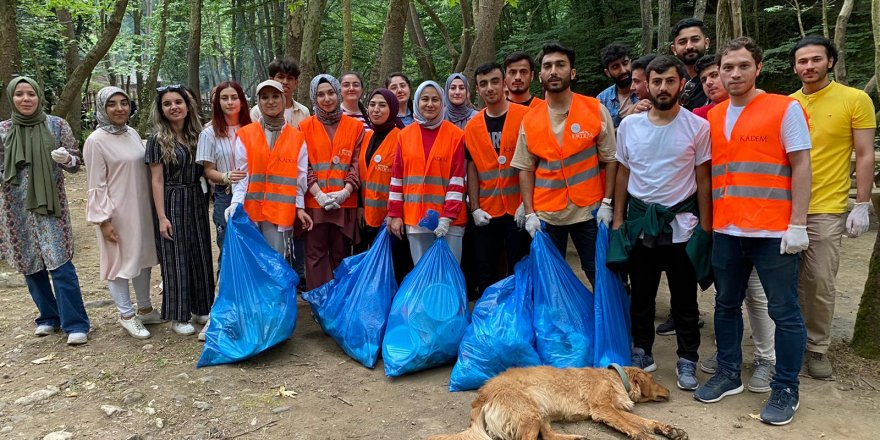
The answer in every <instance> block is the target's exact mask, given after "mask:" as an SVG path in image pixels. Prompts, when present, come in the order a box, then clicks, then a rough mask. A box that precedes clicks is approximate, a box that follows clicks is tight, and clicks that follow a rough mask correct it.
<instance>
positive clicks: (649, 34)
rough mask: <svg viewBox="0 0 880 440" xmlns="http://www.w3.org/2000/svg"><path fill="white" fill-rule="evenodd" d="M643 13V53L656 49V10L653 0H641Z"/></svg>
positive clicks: (640, 4)
mask: <svg viewBox="0 0 880 440" xmlns="http://www.w3.org/2000/svg"><path fill="white" fill-rule="evenodd" d="M639 6H641V8H640V9H641V15H642V39H641V44H642V53H651V52H653V51H654V11H653V7H652V4H651V0H639Z"/></svg>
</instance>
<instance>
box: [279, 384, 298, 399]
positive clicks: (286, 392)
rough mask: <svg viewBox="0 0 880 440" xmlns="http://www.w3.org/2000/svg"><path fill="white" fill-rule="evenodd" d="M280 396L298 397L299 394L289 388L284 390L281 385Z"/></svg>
mask: <svg viewBox="0 0 880 440" xmlns="http://www.w3.org/2000/svg"><path fill="white" fill-rule="evenodd" d="M278 395H279V396H281V397H295V396H296V395H297V392H296V391H293V390H288V389H287V388H284V385H281V386H280V387H278Z"/></svg>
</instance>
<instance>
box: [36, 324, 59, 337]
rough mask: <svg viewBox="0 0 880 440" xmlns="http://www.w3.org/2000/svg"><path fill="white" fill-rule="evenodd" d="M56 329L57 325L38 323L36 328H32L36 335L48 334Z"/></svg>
mask: <svg viewBox="0 0 880 440" xmlns="http://www.w3.org/2000/svg"><path fill="white" fill-rule="evenodd" d="M57 331H58V327H55V326H51V325H38V326H37V328H36V329H34V334H35V335H37V336H49V335H51V334H52V333H55V332H57Z"/></svg>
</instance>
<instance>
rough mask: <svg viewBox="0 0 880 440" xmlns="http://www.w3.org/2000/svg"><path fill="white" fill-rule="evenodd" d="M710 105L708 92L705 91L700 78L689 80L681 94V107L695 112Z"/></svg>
mask: <svg viewBox="0 0 880 440" xmlns="http://www.w3.org/2000/svg"><path fill="white" fill-rule="evenodd" d="M709 103H710V101H709V98H708V97H706V92H705V91H703V84H702V83H701V82H700V77H699V76H695V77H693V78H691V79H689V80H688V82H686V83H685V85H684V90H683V91H682V92H681V105H682V106H683V107H684V108H686V109H688V110H690V111H694V109H695V108H698V107H702V106H704V105H707V104H709Z"/></svg>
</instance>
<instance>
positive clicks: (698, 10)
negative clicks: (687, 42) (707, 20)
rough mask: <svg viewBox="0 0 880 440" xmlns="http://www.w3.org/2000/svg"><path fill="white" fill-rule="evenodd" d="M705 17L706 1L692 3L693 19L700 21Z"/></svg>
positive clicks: (699, 0)
mask: <svg viewBox="0 0 880 440" xmlns="http://www.w3.org/2000/svg"><path fill="white" fill-rule="evenodd" d="M705 16H706V0H696V1H694V18H696V19H697V20H702V19H703V17H705Z"/></svg>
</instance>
